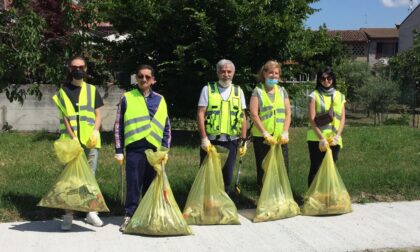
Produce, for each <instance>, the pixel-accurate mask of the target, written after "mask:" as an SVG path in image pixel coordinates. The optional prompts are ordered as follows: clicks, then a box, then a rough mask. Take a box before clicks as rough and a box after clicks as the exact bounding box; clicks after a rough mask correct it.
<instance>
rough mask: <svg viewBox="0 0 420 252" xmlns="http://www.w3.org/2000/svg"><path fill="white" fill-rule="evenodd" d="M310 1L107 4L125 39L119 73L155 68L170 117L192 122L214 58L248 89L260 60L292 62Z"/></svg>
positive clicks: (130, 1) (213, 75) (132, 0)
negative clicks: (227, 64) (226, 63)
mask: <svg viewBox="0 0 420 252" xmlns="http://www.w3.org/2000/svg"><path fill="white" fill-rule="evenodd" d="M315 1H316V0H295V1H284V0H283V1H280V0H277V1H274V0H273V1H268V0H264V1H262V0H259V1H245V0H241V1H235V0H227V1H216V0H200V1H198V0H195V1H187V0H160V1H152V0H148V1H135V0H115V1H114V2H113V3H114V9H113V11H112V13H111V15H110V19H111V22H112V24H113V25H114V27H115V28H116V29H117V30H118V31H119V32H120V33H128V34H130V38H129V39H128V40H126V41H124V43H122V44H121V45H119V48H118V52H119V53H120V55H119V56H118V59H119V60H118V62H120V64H119V66H120V67H121V69H127V70H129V71H133V70H134V69H135V67H136V66H137V65H138V64H140V63H150V64H152V65H154V66H157V70H158V72H159V75H158V76H157V77H158V81H160V85H158V88H159V89H160V90H161V91H162V93H163V94H164V95H165V97H167V99H168V101H169V102H168V103H169V106H171V105H172V104H175V103H176V108H174V109H171V114H172V115H175V116H186V115H187V116H191V117H192V116H193V115H194V114H195V108H196V102H197V99H198V94H199V92H200V89H201V88H202V86H203V85H204V84H205V83H206V82H207V81H211V80H215V79H216V78H217V77H216V73H215V71H216V69H215V64H216V62H217V61H218V60H219V59H221V58H228V59H231V60H232V61H233V62H234V63H235V65H236V76H235V80H234V82H235V83H239V84H241V86H242V87H243V88H244V89H245V90H250V89H251V88H252V86H253V84H254V83H255V78H254V75H255V73H256V72H257V71H258V69H259V67H260V66H261V65H262V64H263V63H264V62H265V61H266V60H268V59H277V60H278V61H280V62H282V61H283V60H286V59H290V58H291V57H293V53H294V52H295V51H296V49H294V48H295V47H294V45H295V44H296V43H299V40H298V38H296V37H295V34H300V33H301V32H302V30H304V27H303V22H304V20H305V18H307V17H308V16H309V15H310V14H312V13H313V12H314V10H313V9H312V8H311V7H310V6H309V4H310V3H312V2H315ZM186 93H187V94H193V95H192V96H191V95H187V96H185V94H186ZM180 97H182V99H180Z"/></svg>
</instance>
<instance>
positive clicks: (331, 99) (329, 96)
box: [306, 68, 346, 186]
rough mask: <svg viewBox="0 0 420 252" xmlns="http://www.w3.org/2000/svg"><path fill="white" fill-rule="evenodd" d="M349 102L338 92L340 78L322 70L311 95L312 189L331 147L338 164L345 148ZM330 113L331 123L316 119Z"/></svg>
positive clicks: (310, 148) (309, 110)
mask: <svg viewBox="0 0 420 252" xmlns="http://www.w3.org/2000/svg"><path fill="white" fill-rule="evenodd" d="M345 102H346V99H345V96H344V95H343V94H342V93H340V91H338V90H336V79H335V74H334V72H333V70H332V69H331V68H325V69H323V70H321V71H319V72H318V74H317V81H316V87H315V90H314V91H313V92H312V93H311V94H309V106H308V117H309V124H310V125H309V126H310V127H309V129H308V132H307V138H306V139H307V142H308V148H309V158H310V160H311V166H310V170H309V176H308V186H310V185H311V183H312V181H313V179H314V177H315V175H316V173H317V172H318V170H319V167H320V166H321V163H322V160H323V159H324V156H325V151H326V150H327V147H328V146H330V147H331V150H332V154H333V159H334V162H336V161H337V160H338V153H339V151H340V149H341V148H342V147H343V140H342V139H341V133H342V132H343V128H344V124H345V120H346V114H345V106H344V104H345ZM326 113H330V115H331V116H330V118H331V119H332V121H331V122H329V123H327V122H324V123H321V122H320V121H318V120H316V117H318V116H320V115H323V114H324V115H325V114H326ZM318 118H319V117H318ZM317 122H318V123H317ZM325 123H326V124H325ZM320 124H322V125H320Z"/></svg>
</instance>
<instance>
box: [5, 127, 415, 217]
mask: <svg viewBox="0 0 420 252" xmlns="http://www.w3.org/2000/svg"><path fill="white" fill-rule="evenodd" d="M57 137H58V135H56V134H49V133H45V132H38V133H0V143H1V145H0V222H5V221H13V220H40V219H46V218H52V217H58V216H60V215H61V214H62V211H61V210H57V209H48V208H41V207H37V206H36V204H37V203H38V201H39V200H40V199H41V197H42V196H43V195H44V194H45V193H46V192H47V191H48V190H49V189H50V188H51V186H52V184H53V183H54V181H55V179H56V178H57V176H58V175H59V174H60V172H61V171H62V168H63V167H62V165H60V164H59V162H58V160H57V158H56V156H55V153H54V151H53V142H54V140H55V139H57ZM305 137H306V129H305V128H293V129H291V132H290V139H291V142H290V144H289V159H290V183H291V185H292V189H293V192H294V195H295V197H296V200H297V201H298V202H299V203H301V198H302V196H303V194H304V193H305V191H306V190H307V185H306V181H307V174H308V169H309V157H308V150H307V145H306V141H305ZM343 139H344V148H343V149H342V151H341V152H340V156H339V161H338V162H337V167H338V169H339V172H340V174H341V176H342V178H343V180H344V183H345V184H346V186H347V189H348V190H349V193H350V195H351V196H352V199H353V202H362V203H364V202H372V201H390V200H414V199H420V183H419V181H420V131H419V130H418V129H413V128H409V127H396V126H384V127H347V128H346V129H345V131H344V134H343ZM103 142H104V144H103V148H102V149H101V151H100V154H99V164H98V170H97V180H98V183H99V185H100V187H101V190H102V192H103V194H104V196H105V199H106V202H107V204H108V207H109V208H110V209H111V213H109V215H122V214H123V208H122V206H121V204H120V201H121V199H120V196H119V185H120V182H119V181H120V177H119V176H120V175H119V174H120V167H119V166H118V165H116V164H115V163H114V159H113V156H114V154H113V152H114V146H113V142H112V134H110V133H108V134H103ZM198 146H199V137H198V135H197V134H196V133H195V132H187V131H177V132H174V134H173V146H172V148H171V151H170V154H169V162H168V166H167V171H168V178H169V181H170V185H171V187H172V190H173V191H174V196H175V198H176V200H177V202H178V204H179V206H180V208H181V209H182V208H183V206H184V204H185V201H186V198H187V196H188V192H189V189H190V187H191V185H192V183H193V180H194V178H195V175H196V173H197V171H198V169H199V167H198V162H199V147H198ZM235 178H236V171H235V176H234V179H235ZM232 182H233V183H234V181H232ZM240 184H241V195H240V196H239V197H237V198H235V201H236V202H237V206H238V208H250V207H255V203H256V200H257V198H258V195H257V187H256V172H255V159H254V154H253V150H252V145H251V146H250V148H249V150H248V153H247V155H246V156H245V157H244V161H243V167H242V175H241V181H240Z"/></svg>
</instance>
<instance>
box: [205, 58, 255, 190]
mask: <svg viewBox="0 0 420 252" xmlns="http://www.w3.org/2000/svg"><path fill="white" fill-rule="evenodd" d="M216 68H217V76H218V78H219V80H218V81H217V82H209V83H208V84H207V85H206V86H204V87H203V89H202V90H201V94H200V99H199V101H198V111H197V122H198V130H199V133H200V136H201V149H200V164H201V163H202V162H203V160H204V157H205V156H206V155H207V152H208V150H209V148H210V146H211V145H218V146H222V147H224V148H226V149H228V150H229V155H228V157H227V160H226V163H225V164H224V166H223V180H224V184H225V191H226V192H227V193H230V182H231V180H232V175H233V168H234V166H235V160H236V154H237V150H238V146H240V142H241V140H244V139H245V138H246V129H247V127H246V117H245V109H246V103H245V96H244V93H243V91H242V89H241V88H240V87H239V86H238V85H233V84H232V79H233V76H234V75H235V65H234V64H233V62H232V61H230V60H227V59H222V60H220V61H219V62H218V63H217V65H216ZM245 153H246V146H245V145H244V146H243V147H240V148H239V155H241V156H243V155H245Z"/></svg>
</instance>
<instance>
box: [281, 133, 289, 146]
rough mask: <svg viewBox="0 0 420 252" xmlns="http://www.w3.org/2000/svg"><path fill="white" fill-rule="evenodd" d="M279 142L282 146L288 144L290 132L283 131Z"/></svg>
mask: <svg viewBox="0 0 420 252" xmlns="http://www.w3.org/2000/svg"><path fill="white" fill-rule="evenodd" d="M279 142H280V143H281V144H287V143H288V142H289V132H287V131H283V134H281V136H280V139H279Z"/></svg>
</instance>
